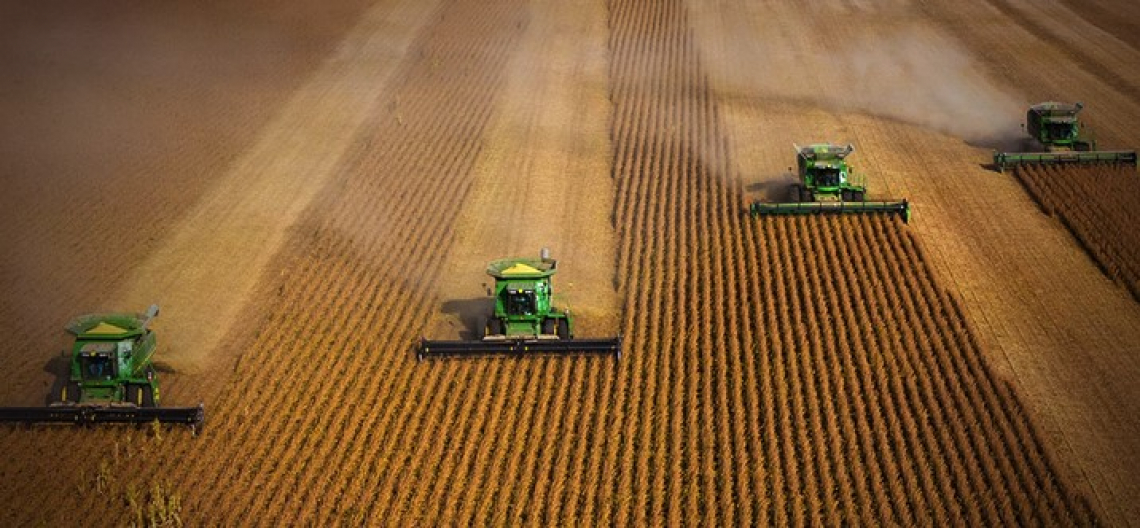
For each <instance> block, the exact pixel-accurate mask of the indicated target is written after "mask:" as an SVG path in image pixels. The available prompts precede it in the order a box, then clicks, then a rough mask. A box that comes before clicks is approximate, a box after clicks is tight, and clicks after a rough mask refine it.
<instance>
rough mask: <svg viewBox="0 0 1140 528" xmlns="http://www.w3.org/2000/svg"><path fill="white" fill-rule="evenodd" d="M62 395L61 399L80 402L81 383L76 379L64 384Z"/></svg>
mask: <svg viewBox="0 0 1140 528" xmlns="http://www.w3.org/2000/svg"><path fill="white" fill-rule="evenodd" d="M60 396H61V397H60V399H61V400H63V401H65V402H71V403H79V397H80V393H79V384H78V383H76V382H74V381H69V382H67V383H66V384H65V385H64V386H63V393H62V394H60Z"/></svg>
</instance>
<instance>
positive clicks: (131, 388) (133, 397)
mask: <svg viewBox="0 0 1140 528" xmlns="http://www.w3.org/2000/svg"><path fill="white" fill-rule="evenodd" d="M142 398H143V391H142V385H127V394H126V399H127V403H133V404H135V405H138V406H139V407H142Z"/></svg>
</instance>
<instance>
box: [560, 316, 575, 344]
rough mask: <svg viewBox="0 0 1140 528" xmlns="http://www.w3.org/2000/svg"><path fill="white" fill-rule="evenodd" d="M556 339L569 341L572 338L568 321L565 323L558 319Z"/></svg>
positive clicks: (563, 320)
mask: <svg viewBox="0 0 1140 528" xmlns="http://www.w3.org/2000/svg"><path fill="white" fill-rule="evenodd" d="M558 338H559V339H571V338H572V336H571V335H570V321H567V320H565V319H559V320H558Z"/></svg>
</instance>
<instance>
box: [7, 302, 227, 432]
mask: <svg viewBox="0 0 1140 528" xmlns="http://www.w3.org/2000/svg"><path fill="white" fill-rule="evenodd" d="M157 316H158V306H157V305H151V307H150V309H149V310H147V312H146V313H145V314H133V313H109V314H93V315H85V316H82V317H78V318H76V319H75V320H73V321H72V322H71V323H70V324H68V325H67V330H68V332H71V333H72V334H74V335H75V344H74V345H73V346H72V349H71V352H70V353H66V352H65V355H69V357H70V367H69V373H68V378H67V382H66V384H65V385H64V387H63V389H62V392H61V394H60V401H58V402H56V403H53V404H51V405H50V406H48V407H0V422H22V423H28V424H32V423H70V424H78V425H87V424H101V423H150V422H155V421H157V422H162V423H176V424H185V425H189V426H191V427H192V428H198V427H201V425H202V422H203V420H204V419H205V411H204V410H203V407H202V405H201V404H199V405H198V406H197V407H185V408H165V407H159V406H158V404H159V390H158V378H157V376H156V375H155V370H154V366H153V364H152V363H151V357H152V356H153V355H154V352H155V349H156V340H155V335H154V332H153V331H152V330H150V328H149V326H150V323H151V321H153V320H154V318H155V317H157Z"/></svg>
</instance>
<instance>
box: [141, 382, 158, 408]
mask: <svg viewBox="0 0 1140 528" xmlns="http://www.w3.org/2000/svg"><path fill="white" fill-rule="evenodd" d="M139 392H141V393H142V394H141V395H140V397H139V406H140V407H156V405H155V401H154V387H152V386H150V385H140V386H139Z"/></svg>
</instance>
